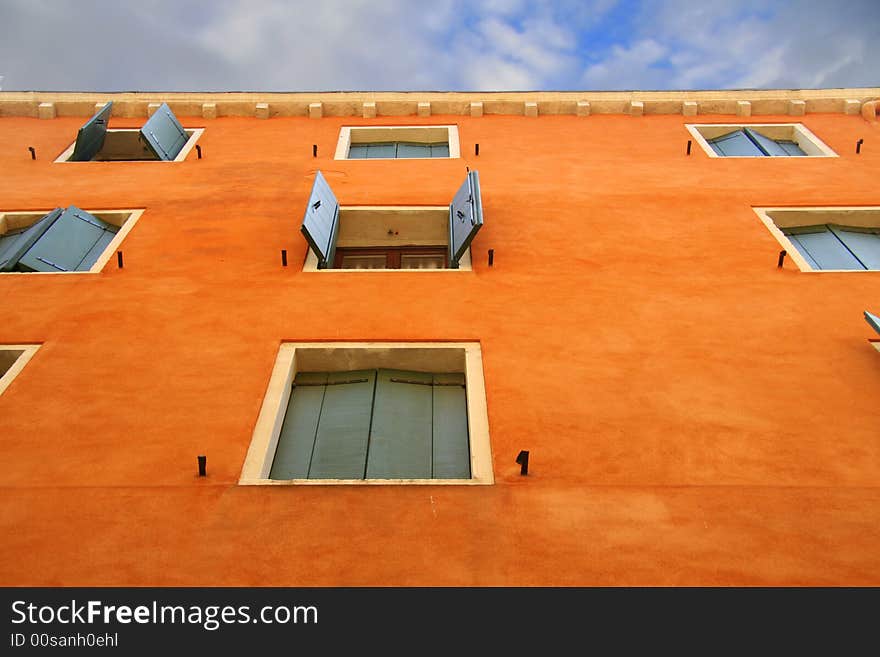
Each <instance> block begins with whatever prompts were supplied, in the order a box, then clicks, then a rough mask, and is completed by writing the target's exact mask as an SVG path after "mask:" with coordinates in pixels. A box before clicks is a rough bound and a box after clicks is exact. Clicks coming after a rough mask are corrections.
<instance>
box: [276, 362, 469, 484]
mask: <svg viewBox="0 0 880 657" xmlns="http://www.w3.org/2000/svg"><path fill="white" fill-rule="evenodd" d="M269 476H270V478H272V479H469V478H470V476H471V471H470V443H469V438H468V423H467V396H466V391H465V379H464V374H461V373H431V372H416V371H407V370H385V369H380V370H357V371H353V372H300V373H298V374H297V375H296V379H295V380H294V383H293V390H292V392H291V395H290V401H289V402H288V404H287V410H286V413H285V415H284V421H283V424H282V426H281V434H280V436H279V438H278V447H277V448H276V450H275V458H274V460H273V462H272V470H271V472H270V475H269Z"/></svg>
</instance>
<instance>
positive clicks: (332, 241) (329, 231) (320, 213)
mask: <svg viewBox="0 0 880 657" xmlns="http://www.w3.org/2000/svg"><path fill="white" fill-rule="evenodd" d="M300 230H301V231H302V234H303V235H304V236H305V238H306V241H307V242H308V243H309V246H310V247H311V249H312V251H314V252H315V255H316V256H317V257H318V268H319V269H325V268H327V267H332V266H333V260H334V258H335V256H336V237H337V235H338V234H339V201H337V200H336V195H335V194H334V193H333V190H332V189H330V185H329V184H327V181H326V180H325V179H324V176H323V175H322V174H321V172H320V171H318V172H317V173H315V182H314V184H313V185H312V193H311V194H310V195H309V203H308V205H307V206H306V212H305V215H304V216H303V222H302V226H301V227H300Z"/></svg>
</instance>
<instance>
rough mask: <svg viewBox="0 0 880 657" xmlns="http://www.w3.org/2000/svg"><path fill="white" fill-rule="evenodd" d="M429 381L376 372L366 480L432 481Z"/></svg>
mask: <svg viewBox="0 0 880 657" xmlns="http://www.w3.org/2000/svg"><path fill="white" fill-rule="evenodd" d="M392 378H393V379H398V380H400V381H407V383H403V382H392V381H391V379H392ZM432 378H433V375H431V374H430V373H425V372H411V371H404V370H379V373H378V378H377V381H376V401H375V406H374V408H373V428H372V430H371V432H370V452H369V454H368V456H367V479H429V478H431V459H432V455H431V415H432V411H431V407H432V403H433V402H432V386H431V383H432Z"/></svg>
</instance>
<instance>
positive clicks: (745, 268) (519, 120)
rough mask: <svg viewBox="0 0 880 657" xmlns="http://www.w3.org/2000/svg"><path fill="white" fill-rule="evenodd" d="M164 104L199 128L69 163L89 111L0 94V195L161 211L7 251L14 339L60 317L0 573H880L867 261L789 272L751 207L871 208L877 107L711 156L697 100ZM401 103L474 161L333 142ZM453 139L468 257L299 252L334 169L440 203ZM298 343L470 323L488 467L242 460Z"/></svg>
mask: <svg viewBox="0 0 880 657" xmlns="http://www.w3.org/2000/svg"><path fill="white" fill-rule="evenodd" d="M179 116H180V118H181V121H182V123H183V124H184V126H186V127H188V128H189V127H204V128H205V132H204V134H203V135H202V137H201V138H200V140H199V142H198V143H199V145H200V146H201V147H202V149H203V158H202V159H198V158H197V155H196V153H195V152H191V153H190V154H189V156H188V157H187V159H186V160H185V161H184V162H181V163H156V162H121V163H76V164H57V163H53V160H54V159H55V157H56V156H57V155H58V154H59V153H61V152H62V151H63V150H64V149H65V148H67V146H68V145H69V144H70V143H71V141H72V140H73V138H74V136H75V134H76V130H77V128H78V127H79V126H80V125H81V124H82V123H83V121H84V120H85V118H84V117H83V116H76V117H70V116H64V117H59V118H56V119H53V120H47V121H41V120H38V119H36V118H24V117H4V118H2V119H0V170H2V176H0V192H2V193H0V205H2V207H0V210H5V211H11V210H49V209H51V208H53V207H55V206H67V205H70V204H76V205H78V206H79V207H82V208H85V209H102V208H103V209H114V208H144V209H145V212H144V214H143V216H142V217H141V219H140V221H139V222H138V224H137V225H136V226H135V228H134V229H133V230H132V231H131V233H130V234H129V235H128V236H127V237H126V239H125V241H124V243H123V245H122V250H123V252H124V256H125V266H124V268H123V269H119V268H117V266H116V262H115V259H114V260H111V261H110V262H109V263H108V264H107V266H106V267H105V268H104V270H103V271H102V272H101V273H99V274H86V275H73V276H65V275H57V276H56V275H0V311H2V321H0V343H2V344H19V343H41V344H42V347H41V348H40V350H39V351H38V352H37V353H36V355H35V356H34V357H33V358H32V360H31V361H30V362H29V363H28V364H27V365H26V367H25V369H24V370H23V371H22V372H21V373H20V374H19V375H18V377H17V378H16V379H15V380H14V381H13V382H12V384H11V385H10V387H9V388H8V389H7V390H6V391H5V392H4V393H3V394H2V396H0V463H2V464H3V465H2V470H0V534H2V536H3V539H2V541H0V584H3V585H47V586H58V585H110V586H113V585H122V586H145V585H158V586H166V585H169V586H170V585H181V586H183V585H186V586H190V585H191V586H200V585H208V586H213V585H232V586H236V585H251V586H264V585H265V586H270V585H271V586H338V585H352V586H360V585H392V586H398V585H440V586H446V585H463V586H477V585H527V586H531V585H587V586H592V585H880V489H878V487H877V482H878V479H880V404H878V403H877V400H878V394H880V353H878V352H877V351H876V350H875V349H873V348H872V347H871V345H870V344H869V343H868V338H871V337H876V336H875V335H874V334H872V332H871V329H870V327H868V326H867V324H866V323H865V322H864V320H863V318H862V311H863V310H866V309H868V310H870V309H873V310H874V312H877V311H878V310H880V272H863V273H820V274H809V273H803V272H800V271H799V270H798V269H797V267H796V266H795V265H794V263H792V262H791V260H790V259H789V260H787V261H786V263H785V266H784V267H783V268H782V269H778V268H777V267H776V261H777V254H778V252H779V244H778V243H777V242H776V240H775V239H774V238H773V237H772V236H771V234H770V233H769V232H768V230H767V229H766V227H765V226H764V225H762V224H761V222H760V221H759V220H758V218H757V217H756V215H755V212H754V211H753V210H752V207H753V206H811V205H880V189H878V186H877V180H878V172H880V133H878V125H877V123H876V122H872V121H869V120H866V119H865V118H863V116H861V115H851V116H850V115H844V114H842V113H827V114H826V113H816V114H811V113H807V115H806V116H802V117H798V118H797V119H794V120H796V121H800V122H801V123H803V124H804V125H805V126H807V127H808V128H809V129H810V130H811V131H812V132H813V133H815V134H816V135H817V136H818V137H819V138H820V139H821V140H822V141H823V142H824V143H825V144H827V145H828V146H830V147H831V148H832V149H833V150H834V151H836V153H837V154H838V155H839V157H837V158H762V159H760V158H759V159H711V158H709V157H707V155H706V154H705V153H704V152H702V151H701V150H700V149H699V148H695V149H694V150H693V152H692V154H691V155H690V156H687V155H685V146H686V142H687V140H688V138H689V134H688V133H687V130H686V128H685V124H686V123H689V122H695V121H694V117H683V116H681V115H651V116H642V117H631V116H625V115H619V114H618V115H613V114H609V115H593V116H589V117H578V116H539V117H538V118H531V117H523V116H497V115H486V116H482V117H480V118H471V117H470V116H461V115H446V116H431V117H427V118H424V117H418V116H406V117H388V116H379V117H377V118H374V119H363V118H357V117H328V116H325V117H324V118H322V119H320V120H311V119H309V118H306V117H296V118H286V117H282V118H272V119H271V120H268V121H260V120H257V119H255V118H241V117H239V118H218V119H213V120H209V119H203V118H201V117H200V116H199V117H188V116H187V115H186V114H179ZM698 118H699V122H701V123H712V122H719V123H720V122H731V116H730V115H700V116H699V117H698ZM736 120H738V121H741V122H749V121H752V122H764V123H767V122H791V121H792V120H793V119H792V117H790V116H785V115H775V116H761V117H753V118H751V119H749V118H746V119H736ZM142 123H143V119H142V118H115V117H114V118H113V119H112V120H111V127H139V126H140V125H142ZM401 123H406V124H412V125H416V124H455V125H457V126H458V128H459V132H460V136H461V151H462V157H461V159H450V160H427V161H416V160H399V161H376V162H370V161H340V160H334V159H333V151H334V149H335V145H336V141H337V137H338V135H339V130H340V127H341V126H343V125H380V124H388V125H393V124H401ZM860 138H861V139H863V140H864V144H863V146H862V148H861V153H860V154H858V155H856V153H855V143H856V141H857V140H858V139H860ZM476 143H479V144H480V153H479V156H475V155H474V145H475V144H476ZM313 144H317V145H318V157H317V158H313V157H312V145H313ZM28 146H33V147H34V148H35V150H36V153H37V159H36V160H31V159H30V155H29V153H28V151H27V147H28ZM465 167H470V168H471V169H477V170H478V171H479V173H480V179H481V186H482V197H483V204H484V216H485V225H484V227H483V229H482V230H481V231H480V233H479V234H478V235H477V237H476V239H475V241H474V243H473V248H472V255H473V271H472V272H461V273H457V274H450V273H439V274H433V273H432V274H426V273H411V274H410V273H403V272H395V273H367V272H363V273H334V274H331V275H323V274H314V273H311V274H309V273H303V272H302V271H301V268H302V262H303V259H304V258H305V255H306V249H307V246H306V242H305V240H304V239H303V237H302V235H301V234H300V232H299V225H300V221H301V218H302V213H303V209H304V205H305V203H306V200H307V198H308V194H309V190H310V187H311V184H312V180H313V178H314V174H315V171H316V170H317V169H320V170H321V171H322V172H323V173H324V175H325V176H326V178H327V179H328V181H330V184H331V185H332V186H333V189H334V191H335V192H336V194H337V196H338V197H339V199H340V201H341V202H342V203H343V204H345V205H444V204H448V203H449V200H450V198H451V196H452V194H453V193H454V192H455V190H456V189H457V188H458V186H459V185H460V184H461V182H462V180H463V179H464V176H465ZM281 249H287V251H288V254H289V258H290V263H289V266H287V267H282V266H281V262H280V255H279V252H280V250H281ZM488 249H494V253H495V258H494V265H493V266H492V267H491V268H490V267H489V266H488V264H487V250H488ZM282 341H479V342H480V344H481V347H482V352H483V363H484V374H485V383H486V391H487V404H488V416H489V429H490V437H491V449H492V456H493V469H494V475H495V483H494V485H491V486H382V485H378V486H271V487H266V486H239V485H238V477H239V473H240V471H241V469H242V464H243V461H244V457H245V454H246V452H247V450H248V446H249V443H250V440H251V433H252V431H253V429H254V424H255V422H256V419H257V415H258V413H259V410H260V406H261V403H262V400H263V396H264V394H265V392H266V386H267V382H268V380H269V376H270V373H271V369H272V364H273V362H274V359H275V356H276V354H277V352H278V348H279V345H280V343H281V342H282ZM522 449H527V450H529V451H530V455H531V464H530V472H529V475H528V476H526V477H522V476H520V474H519V466H518V465H517V464H516V463H515V458H516V456H517V454H518V452H519V451H520V450H522ZM199 454H205V455H207V467H208V476H207V477H206V478H199V477H198V476H197V472H196V456H197V455H199Z"/></svg>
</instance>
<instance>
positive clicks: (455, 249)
mask: <svg viewBox="0 0 880 657" xmlns="http://www.w3.org/2000/svg"><path fill="white" fill-rule="evenodd" d="M482 225H483V203H482V197H481V194H480V179H479V174H478V173H477V172H476V171H470V172H468V175H467V177H466V178H465V180H464V183H462V186H461V187H460V188H459V190H458V192H456V194H455V196H454V197H453V199H452V202H451V203H450V204H449V205H448V206H445V205H443V206H348V207H345V206H342V207H340V205H339V201H338V200H337V199H336V195H335V194H334V193H333V190H332V189H330V185H329V184H328V183H327V181H326V179H325V178H324V176H323V174H322V173H321V172H320V171H318V172H317V173H316V174H315V182H314V184H313V185H312V192H311V194H310V195H309V201H308V204H307V205H306V210H305V214H304V216H303V222H302V226H301V228H300V230H301V231H302V233H303V235H304V236H305V238H306V241H307V242H308V244H309V247H310V251H309V253H308V255H307V258H306V261H305V264H304V267H303V270H304V271H315V270H319V269H320V270H334V269H335V270H336V271H353V270H372V271H376V270H381V271H394V270H398V271H399V270H408V271H438V270H443V269H470V268H471V261H470V245H471V242H472V241H473V239H474V236H475V235H476V234H477V232H478V231H479V230H480V228H481V227H482Z"/></svg>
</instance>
